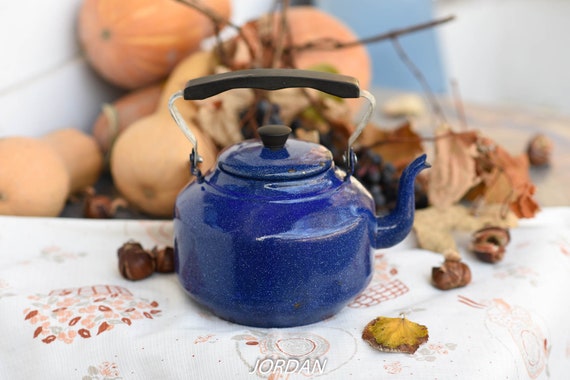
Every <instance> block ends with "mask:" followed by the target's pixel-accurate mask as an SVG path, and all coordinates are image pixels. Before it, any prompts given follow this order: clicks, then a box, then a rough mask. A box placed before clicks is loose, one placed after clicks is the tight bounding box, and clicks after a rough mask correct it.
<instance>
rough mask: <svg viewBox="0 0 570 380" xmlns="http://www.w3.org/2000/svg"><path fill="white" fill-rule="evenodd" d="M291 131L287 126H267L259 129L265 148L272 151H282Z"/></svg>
mask: <svg viewBox="0 0 570 380" xmlns="http://www.w3.org/2000/svg"><path fill="white" fill-rule="evenodd" d="M291 131H292V130H291V128H289V127H287V126H285V125H265V126H263V127H260V128H258V129H257V132H258V133H259V137H261V142H263V146H264V147H266V148H269V149H271V150H279V149H282V148H283V147H284V146H285V143H286V142H287V138H288V137H289V135H290V134H291Z"/></svg>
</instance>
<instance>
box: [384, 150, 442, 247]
mask: <svg viewBox="0 0 570 380" xmlns="http://www.w3.org/2000/svg"><path fill="white" fill-rule="evenodd" d="M430 166H431V165H430V164H429V163H427V162H426V155H425V154H423V155H421V156H420V157H418V158H416V159H415V160H414V161H413V162H412V163H411V164H410V165H408V167H407V168H406V169H405V170H404V172H403V173H402V176H401V177H400V184H399V188H398V201H397V203H396V208H395V209H394V210H393V211H392V212H391V213H390V214H388V215H386V216H384V217H381V218H376V231H375V236H374V239H373V246H374V248H388V247H392V246H394V245H396V244H398V243H399V242H401V241H402V240H404V238H405V237H406V236H408V234H409V233H410V231H411V229H412V226H413V224H414V210H415V194H414V182H415V179H416V176H417V175H418V173H419V172H421V171H422V170H423V169H426V168H429V167H430Z"/></svg>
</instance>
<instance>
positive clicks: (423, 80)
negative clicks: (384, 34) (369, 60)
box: [392, 37, 447, 124]
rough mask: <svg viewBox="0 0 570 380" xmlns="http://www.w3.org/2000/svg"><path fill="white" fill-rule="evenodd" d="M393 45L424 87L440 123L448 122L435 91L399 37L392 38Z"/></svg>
mask: <svg viewBox="0 0 570 380" xmlns="http://www.w3.org/2000/svg"><path fill="white" fill-rule="evenodd" d="M392 46H394V49H395V50H396V53H397V54H398V57H400V60H401V61H402V62H404V64H405V65H406V67H407V68H408V69H409V70H410V71H411V73H412V75H413V76H414V77H415V78H416V80H417V81H418V82H419V83H420V85H421V86H422V87H423V89H424V93H425V94H426V96H427V97H428V98H429V103H430V104H431V106H432V111H433V113H434V115H436V116H437V117H438V118H439V121H440V123H443V124H447V120H446V118H445V113H444V112H443V109H442V108H441V106H440V105H439V102H438V101H437V98H436V96H435V94H434V92H433V91H432V89H431V87H430V85H429V83H428V81H427V79H426V77H425V76H424V75H423V74H422V72H421V71H420V69H419V68H418V67H417V66H416V65H415V64H414V62H412V60H411V59H410V57H409V56H408V54H406V52H405V50H404V48H403V47H402V45H400V41H398V38H397V37H393V38H392Z"/></svg>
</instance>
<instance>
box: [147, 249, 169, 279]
mask: <svg viewBox="0 0 570 380" xmlns="http://www.w3.org/2000/svg"><path fill="white" fill-rule="evenodd" d="M151 254H152V256H153V257H154V260H155V263H156V268H155V270H156V271H157V272H159V273H172V272H174V248H172V247H164V248H161V249H159V248H157V247H154V248H153V249H152V251H151Z"/></svg>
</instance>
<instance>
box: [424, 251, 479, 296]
mask: <svg viewBox="0 0 570 380" xmlns="http://www.w3.org/2000/svg"><path fill="white" fill-rule="evenodd" d="M431 278H432V282H433V285H434V286H435V287H436V288H438V289H440V290H449V289H455V288H459V287H462V286H465V285H467V284H469V283H470V282H471V269H469V266H467V264H465V263H462V262H461V261H460V258H459V255H458V254H457V255H447V253H446V258H445V261H444V263H443V265H442V266H440V267H433V268H432V270H431Z"/></svg>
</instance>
